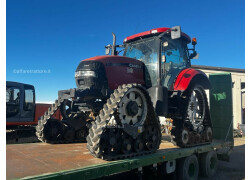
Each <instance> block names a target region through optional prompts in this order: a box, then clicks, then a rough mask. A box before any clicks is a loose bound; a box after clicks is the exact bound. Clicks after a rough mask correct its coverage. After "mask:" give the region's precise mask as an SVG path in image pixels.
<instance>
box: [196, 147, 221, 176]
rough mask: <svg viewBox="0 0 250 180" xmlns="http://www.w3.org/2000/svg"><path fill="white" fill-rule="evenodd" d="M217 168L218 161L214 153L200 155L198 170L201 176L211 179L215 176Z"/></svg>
mask: <svg viewBox="0 0 250 180" xmlns="http://www.w3.org/2000/svg"><path fill="white" fill-rule="evenodd" d="M217 167H218V159H217V154H216V152H215V151H210V152H207V153H203V154H201V158H200V168H201V175H202V176H204V177H209V178H211V177H212V176H214V175H215V173H216V170H217Z"/></svg>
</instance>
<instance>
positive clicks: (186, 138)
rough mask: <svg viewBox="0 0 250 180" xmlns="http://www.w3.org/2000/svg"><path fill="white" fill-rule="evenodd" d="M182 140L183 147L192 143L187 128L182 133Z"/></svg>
mask: <svg viewBox="0 0 250 180" xmlns="http://www.w3.org/2000/svg"><path fill="white" fill-rule="evenodd" d="M180 140H181V142H180V143H181V145H184V146H186V145H188V143H189V141H190V133H189V131H188V129H187V128H183V129H182V131H181V136H180Z"/></svg>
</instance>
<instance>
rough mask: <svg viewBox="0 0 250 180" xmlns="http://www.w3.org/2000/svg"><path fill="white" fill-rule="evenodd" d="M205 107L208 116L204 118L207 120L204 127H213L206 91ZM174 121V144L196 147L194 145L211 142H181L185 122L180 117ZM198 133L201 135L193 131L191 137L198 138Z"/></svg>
mask: <svg viewBox="0 0 250 180" xmlns="http://www.w3.org/2000/svg"><path fill="white" fill-rule="evenodd" d="M204 93H205V91H204ZM183 105H184V104H183ZM185 106H186V104H185ZM205 108H206V110H205V111H206V117H205V119H204V121H205V124H204V129H205V128H206V127H207V126H210V127H211V128H212V123H211V117H210V113H209V107H208V101H207V96H206V93H205ZM185 112H186V110H185ZM183 119H184V118H183ZM173 123H175V127H174V129H173V130H172V133H171V141H172V143H173V144H175V145H178V146H180V147H184V148H185V147H194V146H199V145H205V144H210V143H211V142H210V141H205V142H197V143H194V144H186V145H184V144H182V143H181V130H182V128H183V124H184V122H180V120H179V119H174V122H173ZM198 135H199V134H198V133H196V132H192V134H191V138H194V139H198V137H197V136H198ZM201 136H202V135H201ZM201 138H202V137H201Z"/></svg>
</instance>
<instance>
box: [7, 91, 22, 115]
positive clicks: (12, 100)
mask: <svg viewBox="0 0 250 180" xmlns="http://www.w3.org/2000/svg"><path fill="white" fill-rule="evenodd" d="M19 107H20V89H19V88H17V87H7V88H6V116H7V117H12V116H15V115H17V114H18V112H19Z"/></svg>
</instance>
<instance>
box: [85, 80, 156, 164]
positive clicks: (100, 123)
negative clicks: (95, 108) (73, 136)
mask: <svg viewBox="0 0 250 180" xmlns="http://www.w3.org/2000/svg"><path fill="white" fill-rule="evenodd" d="M130 88H139V89H140V90H142V91H143V92H145V96H146V100H147V105H148V112H147V118H146V121H145V122H144V125H145V124H155V123H153V122H152V120H153V119H157V122H156V123H157V125H158V128H159V130H160V122H159V119H158V117H157V115H156V113H155V111H154V108H153V104H152V102H151V99H150V97H149V95H148V93H147V90H146V89H145V88H144V87H143V86H141V85H138V84H126V85H122V86H119V87H118V89H116V90H115V91H114V93H113V94H111V96H110V98H109V99H108V100H107V103H106V104H105V105H104V107H103V109H102V110H101V111H100V113H99V115H98V116H97V117H96V121H95V122H92V127H91V128H90V130H89V135H88V136H87V143H88V144H87V148H88V150H89V151H90V153H91V154H92V155H93V156H95V157H97V158H101V159H105V160H118V159H125V158H129V157H135V156H142V155H146V154H150V153H153V152H155V151H156V150H154V151H143V152H140V153H131V154H119V155H115V156H107V155H105V154H102V152H101V150H100V144H99V143H100V137H101V134H102V133H103V129H104V128H105V126H106V125H107V124H108V122H109V120H110V118H111V117H112V115H114V114H115V112H116V110H117V109H118V104H119V102H120V101H121V99H122V97H123V96H124V95H125V93H126V92H127V91H128V90H129V89H130ZM118 113H119V112H118ZM153 116H154V117H153ZM118 117H119V116H118ZM147 120H151V122H148V121H147ZM160 136H161V133H160ZM160 140H161V137H160V138H159V141H160ZM159 145H160V142H159V143H158V147H157V148H156V149H158V148H159Z"/></svg>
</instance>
